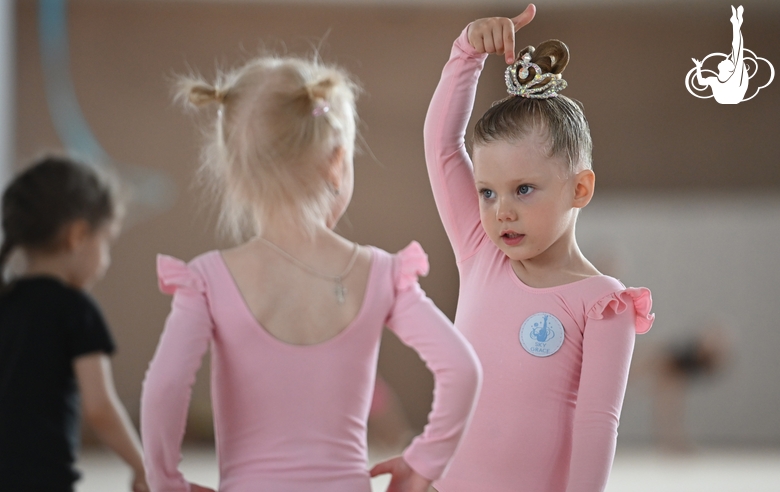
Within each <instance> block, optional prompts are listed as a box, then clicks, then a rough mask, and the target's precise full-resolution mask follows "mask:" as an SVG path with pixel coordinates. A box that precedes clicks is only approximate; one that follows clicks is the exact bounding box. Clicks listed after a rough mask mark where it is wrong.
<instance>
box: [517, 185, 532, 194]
mask: <svg viewBox="0 0 780 492" xmlns="http://www.w3.org/2000/svg"><path fill="white" fill-rule="evenodd" d="M532 191H534V187H533V186H531V185H520V186H518V187H517V193H519V194H520V195H527V194H529V193H531V192H532Z"/></svg>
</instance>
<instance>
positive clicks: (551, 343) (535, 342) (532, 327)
mask: <svg viewBox="0 0 780 492" xmlns="http://www.w3.org/2000/svg"><path fill="white" fill-rule="evenodd" d="M564 338H565V333H564V331H563V325H562V324H561V322H560V321H559V320H558V318H556V317H555V316H553V315H552V314H550V313H536V314H532V315H531V316H529V317H528V319H526V320H525V321H524V322H523V326H521V327H520V344H521V345H522V346H523V348H524V349H525V351H526V352H528V353H529V354H531V355H534V356H536V357H549V356H551V355H552V354H554V353H555V352H557V351H558V349H560V348H561V345H563V339H564Z"/></svg>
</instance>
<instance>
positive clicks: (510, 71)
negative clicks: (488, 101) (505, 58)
mask: <svg viewBox="0 0 780 492" xmlns="http://www.w3.org/2000/svg"><path fill="white" fill-rule="evenodd" d="M530 68H533V69H534V73H535V75H534V77H533V78H532V79H531V80H529V81H528V82H526V83H525V84H523V83H521V82H520V80H522V79H525V78H527V77H528V69H530ZM547 78H549V79H550V81H549V82H547V83H546V84H544V85H542V86H540V87H537V86H538V85H539V84H541V83H542V81H544V80H545V79H547ZM505 79H506V91H507V92H508V93H510V94H512V95H513V96H521V97H528V98H532V99H549V98H551V97H558V93H559V92H560V91H562V90H563V89H565V88H566V86H567V85H568V84H567V83H566V81H565V80H563V79H562V78H561V74H559V73H544V72H543V71H542V69H541V68H539V65H537V64H536V63H532V62H531V53H526V54H524V55H523V56H522V58H520V59H519V60H517V61H516V62H514V63H513V64H512V65H510V66H508V67H506V74H505Z"/></svg>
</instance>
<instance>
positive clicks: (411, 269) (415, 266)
mask: <svg viewBox="0 0 780 492" xmlns="http://www.w3.org/2000/svg"><path fill="white" fill-rule="evenodd" d="M428 268H429V266H428V255H427V254H425V251H424V250H423V248H422V246H420V243H418V242H417V241H412V242H411V243H409V246H407V247H405V248H404V249H402V250H401V251H399V252H398V253H396V255H395V265H394V271H393V279H394V282H395V288H396V290H397V291H399V292H400V291H402V290H405V289H408V288H409V287H411V286H412V285H414V284H416V283H417V277H419V276H420V275H422V276H423V277H424V276H426V275H428Z"/></svg>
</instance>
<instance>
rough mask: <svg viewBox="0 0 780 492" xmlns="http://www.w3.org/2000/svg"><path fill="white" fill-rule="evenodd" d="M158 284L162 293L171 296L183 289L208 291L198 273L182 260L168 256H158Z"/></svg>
mask: <svg viewBox="0 0 780 492" xmlns="http://www.w3.org/2000/svg"><path fill="white" fill-rule="evenodd" d="M157 283H158V285H159V287H160V291H161V292H163V293H165V294H171V295H173V294H175V293H176V291H177V290H179V289H181V288H184V289H188V290H193V291H195V292H205V291H206V286H205V284H204V282H203V279H201V278H200V276H199V275H198V274H197V273H195V272H194V271H192V269H190V267H189V266H187V264H186V263H184V262H183V261H181V260H180V259H178V258H174V257H172V256H167V255H157Z"/></svg>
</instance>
